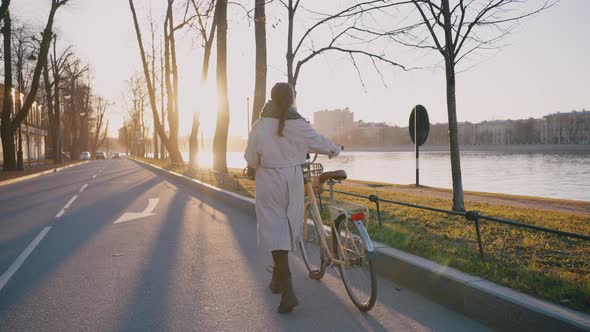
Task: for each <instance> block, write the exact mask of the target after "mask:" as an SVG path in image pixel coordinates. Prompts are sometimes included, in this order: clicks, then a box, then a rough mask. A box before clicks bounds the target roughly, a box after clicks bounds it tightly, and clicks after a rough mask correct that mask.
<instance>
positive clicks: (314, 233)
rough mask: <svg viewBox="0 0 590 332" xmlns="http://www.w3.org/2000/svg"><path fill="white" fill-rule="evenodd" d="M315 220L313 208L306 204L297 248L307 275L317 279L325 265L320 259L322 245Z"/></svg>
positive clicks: (323, 270) (321, 274)
mask: <svg viewBox="0 0 590 332" xmlns="http://www.w3.org/2000/svg"><path fill="white" fill-rule="evenodd" d="M309 219H311V220H312V221H313V224H310V223H309V222H308V220H309ZM317 225H319V223H318V220H316V217H315V215H314V214H313V209H312V207H311V206H310V205H308V206H307V207H306V209H305V217H304V222H303V233H302V234H301V239H300V241H299V249H300V250H301V256H302V257H303V262H304V263H305V267H306V268H307V270H308V271H309V277H310V278H312V279H316V280H319V279H321V278H322V277H323V276H324V273H325V272H326V267H325V266H324V264H323V261H322V247H321V239H320V234H318V229H317Z"/></svg>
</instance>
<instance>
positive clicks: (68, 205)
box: [64, 195, 78, 210]
mask: <svg viewBox="0 0 590 332" xmlns="http://www.w3.org/2000/svg"><path fill="white" fill-rule="evenodd" d="M76 198H78V195H74V197H72V198H70V200H69V201H68V203H67V204H66V206H64V210H67V209H69V208H70V206H71V205H72V203H74V201H75V200H76Z"/></svg>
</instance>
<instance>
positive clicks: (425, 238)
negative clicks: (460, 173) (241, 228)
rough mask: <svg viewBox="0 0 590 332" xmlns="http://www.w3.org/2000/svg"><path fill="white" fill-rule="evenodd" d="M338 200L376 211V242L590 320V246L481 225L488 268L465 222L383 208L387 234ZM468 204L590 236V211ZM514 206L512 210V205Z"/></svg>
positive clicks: (387, 190)
mask: <svg viewBox="0 0 590 332" xmlns="http://www.w3.org/2000/svg"><path fill="white" fill-rule="evenodd" d="M142 160H144V161H146V162H149V163H152V164H155V165H157V166H160V167H163V168H166V169H169V170H172V171H175V172H177V173H181V174H185V175H189V176H192V177H194V178H196V179H198V180H201V181H203V182H206V183H210V184H212V185H215V186H218V187H221V188H224V189H226V190H230V191H233V192H237V193H239V194H241V195H244V196H249V197H254V196H255V188H254V181H251V180H249V179H245V178H242V177H241V175H242V171H241V170H230V175H229V176H220V175H216V174H215V173H213V172H209V171H207V170H203V171H200V172H189V171H188V170H187V168H186V166H179V165H170V164H168V163H166V162H160V161H154V160H151V159H142ZM337 189H338V190H341V191H346V192H351V193H356V194H359V195H371V194H376V195H378V196H379V197H380V198H384V199H390V200H395V201H403V202H407V203H411V204H419V205H425V206H431V207H436V208H440V209H449V208H450V207H451V199H450V196H449V195H448V194H449V193H448V191H445V190H444V189H436V188H418V189H416V188H411V186H397V185H392V184H383V183H375V182H367V181H346V182H345V183H343V184H341V185H338V186H337ZM336 199H339V200H347V201H352V202H355V203H359V204H363V205H367V206H369V208H370V210H371V220H372V221H371V222H370V225H369V231H370V233H371V237H372V238H373V239H374V240H376V241H380V242H383V243H386V244H387V245H389V246H391V247H394V248H398V249H401V250H404V251H407V252H410V253H413V254H416V255H419V256H422V257H425V258H428V259H430V260H433V261H436V262H438V263H440V264H443V265H446V266H450V267H454V268H457V269H459V270H462V271H464V272H467V273H469V274H473V275H477V276H480V277H483V278H485V279H488V280H490V281H493V282H496V283H498V284H501V285H504V286H508V287H511V288H514V289H517V290H519V291H522V292H525V293H528V294H530V295H533V296H536V297H539V298H542V299H546V300H549V301H552V302H555V303H557V304H560V305H564V306H567V307H570V308H572V309H576V310H579V311H582V312H586V313H590V259H589V258H590V245H588V242H587V241H583V240H572V239H568V238H564V237H562V236H557V235H551V234H543V233H539V232H535V231H529V230H524V229H517V228H514V227H511V226H508V225H501V224H496V223H492V222H486V221H482V222H480V224H481V234H482V244H483V248H484V256H485V263H483V262H481V260H480V257H479V249H478V245H477V238H476V234H475V228H474V226H473V224H472V223H471V222H469V221H467V220H465V219H464V218H461V217H451V216H447V215H446V214H440V213H434V212H429V211H424V210H418V209H415V208H410V207H404V206H398V205H390V204H384V203H382V204H381V214H382V221H383V227H382V228H380V227H379V225H378V223H377V222H376V218H375V216H376V211H375V209H374V207H375V206H374V204H373V203H370V202H368V201H367V200H366V199H362V198H354V197H349V196H343V195H338V194H337V195H336ZM465 200H466V208H467V209H468V210H478V211H480V212H482V213H484V214H486V215H491V216H496V217H501V218H507V219H513V220H518V221H521V222H524V223H528V224H532V225H538V226H543V227H547V228H552V229H558V230H562V231H567V232H573V233H579V234H585V235H588V234H590V222H589V221H590V218H589V217H588V215H587V214H585V213H584V210H585V208H586V205H585V204H588V203H584V202H576V201H564V200H553V199H551V200H547V199H538V198H534V197H521V196H519V197H511V196H507V195H496V194H486V193H472V192H470V193H468V194H467V195H466V196H465ZM508 201H513V204H505V203H506V202H508ZM500 202H504V203H503V204H500ZM543 203H545V204H543ZM516 204H518V205H516ZM564 207H566V208H570V209H577V210H579V211H576V212H575V213H573V212H564V211H563V210H561V208H564Z"/></svg>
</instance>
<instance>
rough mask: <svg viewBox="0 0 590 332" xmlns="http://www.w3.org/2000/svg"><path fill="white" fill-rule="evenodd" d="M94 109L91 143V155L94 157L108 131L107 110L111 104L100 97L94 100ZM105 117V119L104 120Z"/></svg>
mask: <svg viewBox="0 0 590 332" xmlns="http://www.w3.org/2000/svg"><path fill="white" fill-rule="evenodd" d="M95 104H96V107H95V113H96V114H95V116H96V120H95V122H94V139H93V142H92V155H95V153H96V151H97V150H98V149H99V148H100V147H101V146H102V145H103V144H104V142H105V140H106V138H107V135H108V130H109V119H108V110H109V108H110V107H111V106H112V103H111V102H110V101H108V100H107V99H104V98H102V97H97V98H96V103H95ZM105 116H106V119H105ZM105 120H106V126H105V129H104V133H103V135H102V138H101V135H100V133H101V131H102V127H103V125H104V122H105Z"/></svg>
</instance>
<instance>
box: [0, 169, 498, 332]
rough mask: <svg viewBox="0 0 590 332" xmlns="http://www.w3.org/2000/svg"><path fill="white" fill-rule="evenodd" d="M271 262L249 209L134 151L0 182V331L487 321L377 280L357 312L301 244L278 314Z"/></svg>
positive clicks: (468, 327)
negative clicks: (152, 167) (315, 275)
mask: <svg viewBox="0 0 590 332" xmlns="http://www.w3.org/2000/svg"><path fill="white" fill-rule="evenodd" d="M73 197H76V198H73ZM65 207H67V208H65ZM129 213H131V214H129ZM133 213H135V214H133ZM133 218H137V219H133ZM118 220H119V221H120V220H123V221H122V222H119V223H115V222H116V221H118ZM27 254H28V255H27ZM271 263H272V260H271V258H270V255H269V254H267V253H266V252H263V251H261V250H259V249H257V247H256V220H255V219H254V218H252V217H251V216H249V215H246V214H244V213H242V212H241V211H239V210H236V209H234V208H232V207H231V206H227V205H225V204H224V203H223V202H222V201H216V200H212V199H210V198H208V197H206V196H205V195H203V194H200V193H198V192H194V191H192V190H191V189H189V188H185V187H183V186H182V185H177V184H173V183H170V182H168V181H167V180H165V179H163V178H160V177H159V176H157V175H155V174H153V173H151V172H150V171H148V170H146V169H144V168H142V167H141V166H138V165H137V164H135V163H134V162H132V161H129V160H125V159H121V160H107V161H92V162H90V163H87V164H84V165H79V166H75V167H71V168H68V169H65V170H63V171H61V172H57V173H54V174H50V175H45V176H41V177H38V178H35V179H31V180H28V181H23V182H19V183H15V184H11V185H7V186H2V187H0V331H72V330H76V331H153V330H169V331H361V330H362V331H383V330H387V331H431V330H436V331H486V330H488V329H487V328H486V327H485V326H483V325H481V324H480V323H478V322H475V321H472V320H470V319H468V318H466V317H464V316H462V315H460V314H458V313H456V312H453V311H451V310H449V309H447V308H445V307H442V306H440V305H438V304H436V303H433V302H431V301H429V300H427V299H425V298H423V297H421V296H419V295H417V294H415V293H413V292H411V291H410V290H407V289H400V288H398V287H397V286H396V285H395V284H394V283H392V282H390V281H387V280H384V279H379V296H378V301H377V304H376V305H375V307H374V308H373V310H372V311H370V312H369V313H366V314H363V313H361V312H359V311H358V310H357V309H356V307H355V306H354V305H353V304H352V302H351V301H350V299H349V298H348V295H347V294H346V291H345V289H344V286H343V285H342V282H341V281H340V279H339V278H338V277H337V275H336V274H335V272H334V271H330V273H329V274H328V275H326V276H325V277H324V278H323V280H322V281H320V282H318V281H314V280H310V279H308V278H307V275H306V273H305V272H304V270H305V267H304V266H303V262H302V261H301V259H300V257H299V256H298V253H295V255H293V256H292V258H291V265H292V272H293V278H294V281H293V282H294V286H295V288H296V293H297V295H298V297H299V301H300V306H299V307H297V308H296V309H295V311H294V312H293V313H292V314H290V315H280V314H278V313H276V306H277V305H278V302H279V300H280V296H278V295H273V294H271V293H270V291H269V289H268V287H267V285H268V281H269V279H270V273H268V272H267V271H266V267H267V266H269V265H271Z"/></svg>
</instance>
